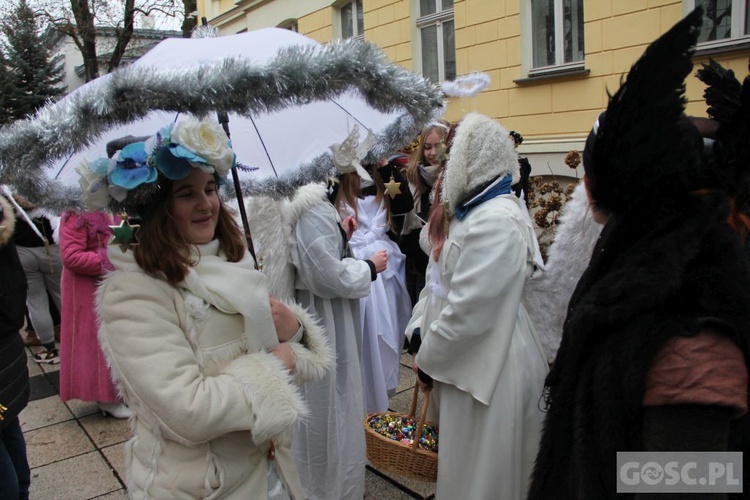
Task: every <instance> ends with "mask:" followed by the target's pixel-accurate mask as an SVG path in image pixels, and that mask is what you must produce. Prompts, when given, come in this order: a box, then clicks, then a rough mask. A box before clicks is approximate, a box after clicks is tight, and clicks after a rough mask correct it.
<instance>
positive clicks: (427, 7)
mask: <svg viewBox="0 0 750 500" xmlns="http://www.w3.org/2000/svg"><path fill="white" fill-rule="evenodd" d="M436 11H437V0H419V15H420V16H426V15H427V14H434V13H435V12H436Z"/></svg>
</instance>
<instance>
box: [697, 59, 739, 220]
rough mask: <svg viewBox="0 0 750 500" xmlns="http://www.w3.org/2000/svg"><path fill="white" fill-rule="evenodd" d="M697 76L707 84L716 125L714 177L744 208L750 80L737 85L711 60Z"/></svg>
mask: <svg viewBox="0 0 750 500" xmlns="http://www.w3.org/2000/svg"><path fill="white" fill-rule="evenodd" d="M696 76H697V77H698V78H699V79H700V80H701V81H702V82H703V83H705V84H706V90H705V92H704V93H703V96H704V97H705V98H706V104H707V105H708V109H707V113H708V116H709V117H711V118H712V119H714V120H716V121H717V122H718V123H719V128H718V130H717V131H716V140H715V142H714V147H713V153H714V166H715V170H716V176H717V177H718V178H719V179H720V180H721V181H722V187H723V188H725V190H726V191H727V192H728V193H729V194H730V195H732V196H733V197H735V198H739V199H737V200H736V201H737V203H738V204H739V205H740V208H744V207H745V206H747V205H748V204H749V203H750V186H748V184H749V179H748V178H749V177H750V175H748V174H750V141H749V140H748V138H750V76H748V77H746V78H745V81H744V83H742V84H740V82H739V80H737V78H736V77H735V76H734V71H732V70H731V69H726V68H724V67H723V66H722V65H721V64H719V63H717V62H716V61H714V60H712V59H711V60H709V63H708V64H704V65H703V67H702V68H701V69H699V70H698V71H697V72H696Z"/></svg>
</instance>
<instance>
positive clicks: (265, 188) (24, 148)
mask: <svg viewBox="0 0 750 500" xmlns="http://www.w3.org/2000/svg"><path fill="white" fill-rule="evenodd" d="M92 83H94V84H95V85H92V84H89V85H90V86H91V87H92V88H90V89H87V90H89V91H87V92H76V93H74V94H71V95H70V96H68V97H67V98H66V99H64V100H62V101H60V102H58V103H54V104H49V105H47V106H45V107H44V108H42V109H40V110H39V111H38V112H37V113H36V115H35V116H34V117H32V118H30V119H26V120H21V121H18V122H15V123H13V124H12V125H10V126H6V127H4V128H2V129H0V183H2V184H9V185H11V186H12V187H13V189H14V190H15V191H16V192H18V193H20V194H22V195H23V196H25V197H26V198H28V199H29V201H31V202H32V203H34V204H37V205H39V206H44V207H46V208H49V209H50V210H54V211H61V210H63V209H64V208H66V207H79V208H80V207H81V206H82V203H81V200H80V190H78V189H76V188H71V187H67V186H63V185H62V184H60V183H59V182H57V181H52V180H50V179H48V178H47V177H46V175H45V171H44V170H45V169H44V167H45V166H46V165H47V164H48V163H49V162H51V161H53V160H55V159H57V158H60V157H62V156H63V155H67V154H70V153H74V152H77V151H80V150H81V149H83V148H85V147H87V146H89V145H90V144H91V143H92V142H93V141H94V140H96V139H97V138H98V137H99V136H100V135H101V134H102V133H104V132H105V131H107V130H110V129H112V128H114V127H117V126H119V125H123V124H126V123H129V122H131V121H134V120H137V119H139V118H142V117H144V116H145V115H146V114H148V113H149V112H150V111H152V110H166V111H175V112H184V113H192V114H195V115H199V116H203V115H208V114H209V113H211V112H215V111H216V110H223V111H232V112H236V113H238V114H242V115H252V114H254V113H260V112H269V111H271V112H272V111H274V110H278V109H282V108H284V107H287V106H291V105H295V104H304V103H309V102H312V101H316V100H325V99H330V98H335V97H337V96H339V95H340V94H342V93H344V92H345V91H347V90H355V91H357V92H359V93H360V94H361V95H362V96H363V97H364V99H365V100H366V101H367V103H368V104H369V105H370V106H372V107H373V108H375V109H378V110H380V111H383V112H388V111H392V110H396V109H403V110H405V113H404V114H403V115H402V116H401V117H399V118H398V119H397V120H396V121H395V122H394V123H392V124H391V125H390V126H388V127H387V128H386V129H385V130H384V131H383V132H382V133H381V134H379V135H378V137H377V140H376V143H375V145H374V146H373V148H372V149H371V150H370V153H369V154H368V158H369V159H370V160H373V159H376V158H380V157H384V156H386V155H387V154H390V153H391V152H393V151H396V150H398V149H399V148H401V147H402V146H404V145H405V144H407V143H408V142H410V141H411V140H412V139H413V138H414V137H415V136H416V135H417V134H418V133H419V131H420V130H421V128H422V127H423V126H424V125H425V124H426V123H428V122H429V121H430V120H432V119H434V118H435V116H437V115H440V114H441V113H442V110H443V106H444V95H443V93H442V91H441V90H440V88H439V87H438V86H436V85H434V84H432V83H430V82H429V81H427V80H426V79H424V78H423V77H422V76H420V75H417V74H415V73H412V72H410V71H407V70H406V69H404V68H403V67H401V66H399V65H397V64H394V63H391V62H389V61H388V60H387V58H386V57H385V55H384V54H383V52H382V51H381V50H380V49H379V48H378V47H377V46H375V45H373V44H371V43H369V42H364V41H361V40H345V41H337V42H333V43H331V44H329V45H326V46H322V47H320V46H314V47H290V48H286V49H282V50H281V51H279V54H278V55H277V56H276V57H275V58H274V59H273V60H271V61H270V62H268V63H265V64H258V63H252V62H250V61H248V60H245V59H238V58H228V59H225V60H223V61H220V62H218V63H214V64H206V65H202V66H199V67H195V68H189V69H179V70H174V69H172V70H155V69H153V68H143V67H136V66H131V67H128V68H124V69H121V70H118V71H115V72H113V73H112V74H110V75H107V76H105V77H102V78H101V80H99V81H94V82H92ZM102 153H104V152H102ZM334 172H335V167H334V166H333V162H332V159H331V155H330V154H323V155H321V156H320V157H318V158H316V159H315V160H314V161H312V162H310V163H309V164H306V165H301V166H300V168H299V170H298V171H297V172H295V173H294V174H292V175H289V176H286V177H283V178H279V179H266V180H263V181H258V182H253V181H248V182H245V183H244V185H243V191H244V192H245V193H252V194H258V193H264V194H267V195H270V196H273V197H280V196H289V195H291V194H292V193H293V191H294V189H295V188H296V187H298V186H300V185H303V184H307V183H309V182H315V181H320V180H323V179H325V178H326V177H328V176H329V175H332V174H333V173H334Z"/></svg>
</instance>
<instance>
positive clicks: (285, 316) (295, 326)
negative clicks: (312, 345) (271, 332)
mask: <svg viewBox="0 0 750 500" xmlns="http://www.w3.org/2000/svg"><path fill="white" fill-rule="evenodd" d="M270 300H271V316H273V326H274V328H276V337H278V339H279V342H286V341H287V340H289V339H291V338H292V337H294V334H295V333H297V330H299V321H297V316H295V315H294V313H293V312H292V311H290V310H289V308H288V307H287V306H286V305H285V304H284V303H283V302H280V301H278V300H276V299H274V298H273V297H270Z"/></svg>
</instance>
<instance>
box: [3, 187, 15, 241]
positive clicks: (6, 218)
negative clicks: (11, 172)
mask: <svg viewBox="0 0 750 500" xmlns="http://www.w3.org/2000/svg"><path fill="white" fill-rule="evenodd" d="M0 205H2V206H3V217H2V219H0V226H3V227H5V229H4V230H3V231H2V232H1V233H0V247H1V246H4V245H6V244H7V243H8V241H10V239H11V237H12V236H13V232H14V231H15V230H16V213H15V212H14V211H13V206H12V205H11V204H10V202H9V201H8V200H7V199H6V198H5V196H0Z"/></svg>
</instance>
